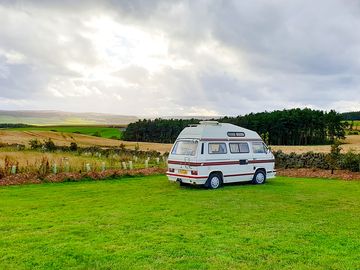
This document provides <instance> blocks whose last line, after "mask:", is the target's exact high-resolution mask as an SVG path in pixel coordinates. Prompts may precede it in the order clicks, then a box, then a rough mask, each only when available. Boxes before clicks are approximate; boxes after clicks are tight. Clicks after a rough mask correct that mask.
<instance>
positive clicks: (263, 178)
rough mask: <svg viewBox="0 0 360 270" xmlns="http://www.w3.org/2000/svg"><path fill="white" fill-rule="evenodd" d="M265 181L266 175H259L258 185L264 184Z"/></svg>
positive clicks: (257, 176) (257, 177) (257, 178)
mask: <svg viewBox="0 0 360 270" xmlns="http://www.w3.org/2000/svg"><path fill="white" fill-rule="evenodd" d="M264 181H265V175H264V174H263V173H258V174H257V175H256V183H258V184H262V183H263V182H264Z"/></svg>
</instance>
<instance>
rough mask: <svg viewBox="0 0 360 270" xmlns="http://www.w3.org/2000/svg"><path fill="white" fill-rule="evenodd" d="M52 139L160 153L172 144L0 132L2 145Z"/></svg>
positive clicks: (60, 141)
mask: <svg viewBox="0 0 360 270" xmlns="http://www.w3.org/2000/svg"><path fill="white" fill-rule="evenodd" d="M49 138H50V139H52V140H53V141H54V142H55V144H57V145H66V146H69V145H70V143H71V142H76V143H77V144H78V145H79V146H83V147H88V146H100V147H109V146H120V145H121V144H124V145H125V147H126V148H128V149H132V150H134V149H135V147H136V146H137V145H138V146H139V147H140V150H143V151H148V150H155V151H159V152H162V153H164V152H166V151H169V150H170V148H171V144H162V143H146V142H139V143H137V142H127V141H121V140H112V139H107V138H102V137H95V136H89V135H84V134H77V133H67V132H54V131H39V130H38V131H26V130H16V129H13V130H6V129H3V130H0V143H10V144H13V143H18V144H24V145H28V143H29V141H30V140H33V139H38V140H41V141H42V140H46V139H49Z"/></svg>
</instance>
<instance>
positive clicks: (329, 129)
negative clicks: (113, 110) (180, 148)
mask: <svg viewBox="0 0 360 270" xmlns="http://www.w3.org/2000/svg"><path fill="white" fill-rule="evenodd" d="M199 121H200V120H198V119H189V120H183V119H161V118H157V119H154V120H146V119H144V120H139V121H137V122H135V123H131V124H129V126H128V127H127V129H126V130H125V131H124V134H123V139H124V140H128V141H144V142H160V143H172V142H174V141H175V140H176V137H177V136H178V135H179V133H180V132H181V131H182V130H183V129H184V128H185V127H187V126H189V125H190V124H197V123H199ZM217 121H219V122H225V123H231V124H234V125H237V126H241V127H244V128H247V129H251V130H255V131H256V132H257V133H259V135H260V136H261V137H262V138H263V139H264V141H265V142H266V143H267V144H270V145H317V144H328V143H332V142H334V141H335V140H336V139H342V138H344V136H345V125H346V124H345V123H343V122H342V121H343V116H342V115H341V114H339V113H337V112H336V111H334V110H331V111H329V112H324V111H320V110H312V109H308V108H306V109H290V110H282V111H279V110H278V111H273V112H261V113H250V114H247V115H244V116H237V117H223V118H220V119H217Z"/></svg>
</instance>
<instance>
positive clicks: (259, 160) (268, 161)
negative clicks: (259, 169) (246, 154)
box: [249, 159, 275, 164]
mask: <svg viewBox="0 0 360 270" xmlns="http://www.w3.org/2000/svg"><path fill="white" fill-rule="evenodd" d="M273 162H275V159H255V160H249V163H251V164H253V163H273Z"/></svg>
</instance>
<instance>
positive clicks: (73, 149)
mask: <svg viewBox="0 0 360 270" xmlns="http://www.w3.org/2000/svg"><path fill="white" fill-rule="evenodd" d="M77 150H78V146H77V143H76V142H72V143H70V151H73V152H75V151H77Z"/></svg>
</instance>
